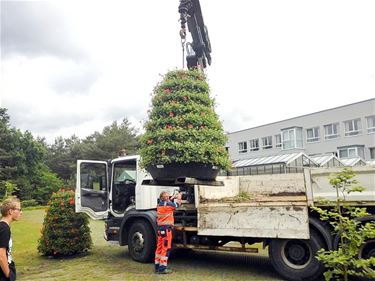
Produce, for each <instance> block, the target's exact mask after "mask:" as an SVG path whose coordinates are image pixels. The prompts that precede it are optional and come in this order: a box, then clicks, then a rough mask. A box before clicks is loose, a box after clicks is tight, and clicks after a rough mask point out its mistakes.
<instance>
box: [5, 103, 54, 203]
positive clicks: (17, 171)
mask: <svg viewBox="0 0 375 281" xmlns="http://www.w3.org/2000/svg"><path fill="white" fill-rule="evenodd" d="M46 155H47V148H46V145H45V144H44V143H43V141H42V140H40V139H34V137H33V135H32V134H31V133H30V132H28V131H26V132H21V131H20V130H18V129H16V128H11V127H10V124H9V116H8V114H7V110H6V109H5V108H0V160H1V161H0V192H1V194H0V195H1V196H4V193H5V190H6V186H5V183H11V184H14V185H15V186H17V190H15V192H14V193H15V195H17V196H18V197H19V198H20V199H21V200H29V199H34V196H37V198H36V199H37V201H38V202H39V203H46V202H47V200H48V198H49V196H50V195H51V194H52V190H56V188H57V185H59V186H61V182H60V181H59V179H58V178H57V176H56V175H55V174H53V173H51V171H50V170H49V169H48V167H47V166H46V165H45V164H44V161H45V157H46ZM42 193H43V194H44V195H43V196H42V195H41V194H42Z"/></svg>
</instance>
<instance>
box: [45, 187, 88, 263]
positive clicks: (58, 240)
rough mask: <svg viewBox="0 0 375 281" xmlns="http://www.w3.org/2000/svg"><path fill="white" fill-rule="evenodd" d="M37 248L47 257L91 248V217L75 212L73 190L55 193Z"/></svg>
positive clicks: (77, 252)
mask: <svg viewBox="0 0 375 281" xmlns="http://www.w3.org/2000/svg"><path fill="white" fill-rule="evenodd" d="M46 212H47V214H46V217H45V218H44V223H43V228H42V230H41V232H42V236H41V238H40V239H39V241H38V242H39V243H38V251H39V252H40V253H41V254H42V255H45V256H54V257H59V256H71V255H75V254H79V253H84V252H86V251H87V250H88V249H90V248H91V245H92V241H91V236H90V228H89V226H88V223H89V221H88V218H87V216H85V215H84V214H77V213H75V202H74V192H73V191H72V190H69V191H65V190H64V189H61V190H60V191H58V192H56V193H54V194H53V195H52V197H51V200H50V201H49V203H48V208H47V210H46Z"/></svg>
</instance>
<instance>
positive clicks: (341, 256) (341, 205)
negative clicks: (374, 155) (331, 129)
mask: <svg viewBox="0 0 375 281" xmlns="http://www.w3.org/2000/svg"><path fill="white" fill-rule="evenodd" d="M354 177H355V173H354V172H353V171H352V170H351V169H349V168H344V170H343V171H342V172H341V173H337V174H333V175H332V176H331V177H330V181H329V182H330V184H331V185H332V187H333V188H335V189H336V194H337V198H336V206H335V208H334V209H322V208H319V207H312V209H313V210H315V211H316V212H318V213H319V215H320V217H321V219H322V220H326V221H329V223H330V224H331V225H332V226H333V228H334V231H335V232H337V233H339V234H340V245H339V248H338V249H337V250H331V251H326V250H325V249H320V250H319V251H318V252H317V259H318V260H319V261H321V262H323V263H324V265H325V267H326V272H325V273H324V277H325V280H327V281H328V280H332V279H334V280H345V281H347V280H349V279H348V278H349V276H358V277H365V278H371V280H374V278H375V269H374V266H375V257H369V258H366V257H365V258H364V257H360V256H359V255H358V253H359V252H360V249H361V247H363V246H364V244H365V243H366V241H369V240H370V241H371V240H372V239H374V238H375V222H374V221H367V222H365V223H363V222H361V218H365V217H369V216H370V214H369V213H367V210H366V208H359V207H351V206H349V205H348V204H346V202H345V200H346V199H345V196H346V194H349V193H351V192H361V191H363V190H364V187H361V186H353V185H356V184H357V183H358V181H357V180H356V179H354ZM339 193H341V194H342V196H343V198H344V199H343V200H341V199H340V197H339Z"/></svg>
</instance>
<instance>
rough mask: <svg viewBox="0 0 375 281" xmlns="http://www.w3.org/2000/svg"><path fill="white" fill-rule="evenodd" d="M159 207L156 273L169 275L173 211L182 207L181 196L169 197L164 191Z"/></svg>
mask: <svg viewBox="0 0 375 281" xmlns="http://www.w3.org/2000/svg"><path fill="white" fill-rule="evenodd" d="M159 199H160V200H159V203H158V206H157V223H158V238H157V246H156V252H155V273H158V274H167V273H171V270H169V269H167V264H168V255H169V250H170V249H171V247H172V231H173V225H174V217H173V211H174V210H175V209H176V208H178V207H179V206H180V205H181V194H180V193H178V194H177V195H176V196H172V197H169V194H168V192H166V191H163V192H162V193H160V196H159Z"/></svg>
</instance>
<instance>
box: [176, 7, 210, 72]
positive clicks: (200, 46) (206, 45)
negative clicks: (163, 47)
mask: <svg viewBox="0 0 375 281" xmlns="http://www.w3.org/2000/svg"><path fill="white" fill-rule="evenodd" d="M178 12H179V13H180V21H181V31H180V36H181V40H182V44H184V43H185V40H186V23H187V27H188V30H189V32H190V33H191V37H192V39H193V42H192V43H186V50H187V54H186V63H187V67H188V69H193V68H198V69H201V70H203V69H204V68H206V66H207V63H208V64H209V65H211V44H210V39H209V37H208V31H207V27H206V26H205V25H204V21H203V16H202V10H201V6H200V3H199V0H180V5H179V7H178Z"/></svg>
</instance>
